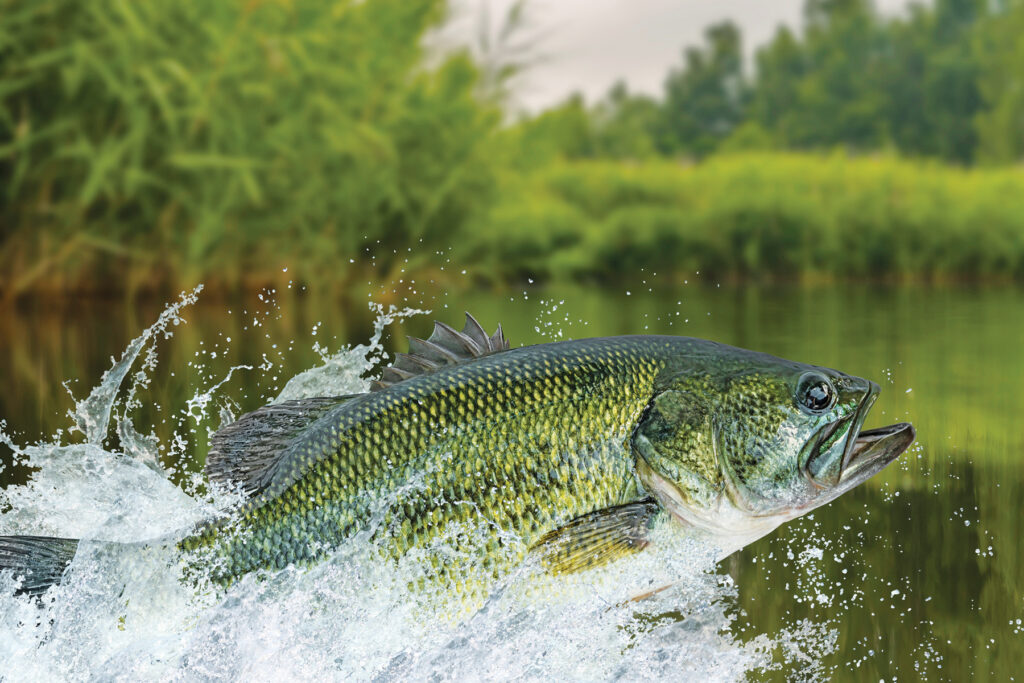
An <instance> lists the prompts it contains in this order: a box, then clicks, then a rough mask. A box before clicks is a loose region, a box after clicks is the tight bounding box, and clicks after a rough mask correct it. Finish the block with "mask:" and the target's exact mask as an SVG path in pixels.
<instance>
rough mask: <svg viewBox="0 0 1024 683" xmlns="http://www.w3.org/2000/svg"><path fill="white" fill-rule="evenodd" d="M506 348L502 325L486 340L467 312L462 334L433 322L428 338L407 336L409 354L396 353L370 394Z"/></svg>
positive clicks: (506, 341)
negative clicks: (431, 332) (392, 361)
mask: <svg viewBox="0 0 1024 683" xmlns="http://www.w3.org/2000/svg"><path fill="white" fill-rule="evenodd" d="M508 348H509V343H508V339H506V338H505V334H504V333H503V332H502V331H501V325H498V329H497V331H496V332H495V333H494V334H492V335H491V336H489V337H488V336H487V333H486V332H484V328H483V327H481V325H480V323H478V322H477V321H476V318H474V317H473V316H471V315H470V314H469V313H467V314H466V325H465V327H463V328H462V331H461V332H456V331H455V330H454V329H452V328H451V327H449V326H447V325H445V324H444V323H440V322H435V323H434V332H433V334H431V335H430V338H429V339H417V338H416V337H409V353H397V354H395V362H394V363H393V364H391V365H389V366H388V367H386V368H384V371H383V373H382V374H381V378H380V379H377V380H373V382H371V383H370V391H380V390H381V389H386V388H387V387H389V386H391V385H392V384H397V383H399V382H401V381H403V380H407V379H409V378H410V377H416V376H417V375H426V374H428V373H431V372H433V371H434V370H437V369H438V368H443V367H445V366H448V365H457V364H459V363H465V362H467V361H471V360H474V359H476V358H480V357H481V356H488V355H490V354H492V353H498V352H499V351H505V350H507V349H508Z"/></svg>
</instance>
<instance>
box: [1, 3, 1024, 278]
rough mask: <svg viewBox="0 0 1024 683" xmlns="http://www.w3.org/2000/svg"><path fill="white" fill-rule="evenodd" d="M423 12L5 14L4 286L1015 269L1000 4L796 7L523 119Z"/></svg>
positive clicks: (1009, 115) (1022, 30) (1010, 16)
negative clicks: (651, 90) (637, 86)
mask: <svg viewBox="0 0 1024 683" xmlns="http://www.w3.org/2000/svg"><path fill="white" fill-rule="evenodd" d="M517 12H520V9H516V10H514V11H513V13H511V14H510V15H509V17H508V22H507V26H506V27H505V28H507V29H509V30H510V31H514V29H515V28H516V22H517V21H518V20H519V18H520V17H521V16H522V15H521V14H517ZM445 18H446V4H445V2H443V0H368V1H365V2H364V1H358V0H314V1H311V2H303V3H301V4H294V3H285V2H264V3H242V2H223V3H216V4H214V5H210V4H209V3H207V2H200V1H199V0H175V1H174V2H170V1H164V0H155V1H154V2H149V3H141V4H140V3H126V2H120V1H119V0H97V1H96V2H91V3H79V2H72V1H71V0H45V1H41V2H37V3H29V4H24V3H19V2H16V1H14V0H0V36H2V37H3V40H0V192H2V195H0V202H2V207H0V297H8V298H10V297H16V296H20V295H24V294H31V293H33V292H58V291H63V292H76V293H79V292H86V291H92V292H112V293H121V292H125V291H128V292H135V291H140V290H158V291H163V290H166V289H171V288H181V287H184V286H188V285H191V284H194V283H196V282H200V281H201V282H205V283H206V284H207V286H208V287H209V288H210V289H214V290H216V289H224V290H232V289H251V288H254V287H260V286H265V285H279V286H283V285H284V284H285V283H287V282H289V281H293V282H301V283H305V284H306V285H308V286H312V287H328V288H337V289H345V288H346V287H348V286H349V285H350V284H351V283H352V282H355V281H356V280H358V281H360V282H362V281H365V280H367V279H370V280H374V279H378V280H383V281H387V280H390V279H393V278H395V277H398V276H400V274H402V273H407V274H417V273H421V274H424V275H426V274H430V275H431V276H432V277H440V278H443V277H444V273H445V272H458V273H461V271H462V270H463V269H465V270H467V271H468V273H469V274H470V275H471V276H472V280H467V279H464V278H453V279H454V280H458V281H460V282H467V281H477V282H480V281H486V282H492V283H499V282H508V281H520V280H523V279H526V278H534V279H538V278H545V279H558V280H587V281H592V280H603V281H615V280H629V279H634V278H638V277H645V275H643V274H644V273H652V272H657V273H659V275H661V276H665V277H674V276H678V277H686V276H687V274H689V273H691V272H696V271H698V270H699V271H702V272H704V273H705V274H708V275H713V276H716V277H723V278H725V277H730V278H772V279H837V278H838V279H841V278H871V279H878V278H881V279H908V278H909V279H920V280H934V279H940V280H946V279H956V280H959V279H985V280H1024V170H1022V168H1021V166H1020V161H1021V159H1022V158H1024V132H1022V131H1024V97H1022V95H1021V93H1024V54H1022V53H1021V44H1022V43H1021V41H1020V40H1019V36H1020V35H1022V34H1024V2H1022V1H1021V0H1007V2H1003V3H988V2H982V1H981V0H937V1H936V3H935V4H934V5H921V6H915V7H913V8H911V9H910V10H909V11H908V12H907V13H906V14H903V15H900V16H898V17H883V16H881V15H879V14H878V13H877V12H875V11H874V9H873V8H872V6H871V4H870V2H868V0H808V2H807V6H806V11H805V26H804V27H803V28H802V29H801V30H799V31H796V30H792V29H785V28H783V29H780V30H779V32H778V33H777V35H776V36H775V37H774V38H773V39H772V40H771V41H770V42H769V43H768V44H767V45H765V46H762V47H761V48H760V49H759V50H758V51H757V53H756V58H755V60H754V65H753V68H749V66H745V64H744V60H743V59H742V40H741V36H740V33H739V31H738V29H737V28H736V27H735V26H734V25H732V24H730V23H723V24H720V25H717V26H714V27H711V28H709V29H708V31H707V34H706V36H707V39H706V43H705V44H704V45H703V46H697V47H691V48H688V49H687V50H686V51H685V52H684V57H683V62H682V64H681V65H680V66H679V67H677V68H676V69H674V70H673V71H672V72H671V73H670V74H668V76H667V77H666V81H665V88H664V92H663V93H662V95H661V96H660V97H649V96H642V95H635V94H632V93H630V92H629V90H628V88H627V87H626V86H625V85H619V86H616V87H615V88H613V89H612V90H611V91H610V92H609V93H608V95H607V96H606V97H605V98H603V99H601V100H600V101H598V102H594V103H587V102H585V101H584V100H583V99H582V98H580V97H578V96H575V97H570V98H568V99H567V100H566V101H565V102H564V103H563V104H561V105H559V106H556V107H552V108H550V109H548V110H547V111H544V112H540V113H538V114H535V115H531V116H516V115H514V114H513V113H512V111H513V107H512V105H511V104H510V101H509V99H508V90H509V89H508V88H507V87H506V85H507V83H506V82H505V80H504V79H505V78H506V77H507V76H508V75H509V74H512V73H515V71H516V70H517V68H519V65H518V64H517V63H514V62H508V63H502V62H501V56H500V53H501V50H493V51H492V52H491V53H488V52H486V51H483V52H482V51H480V50H476V51H474V50H470V49H458V50H451V49H449V50H442V49H440V48H438V47H437V46H436V45H434V46H433V47H428V46H429V45H432V44H433V43H436V41H432V40H430V36H432V35H433V34H432V31H433V30H434V29H435V28H437V27H438V26H440V25H442V24H443V23H444V21H445ZM508 33H509V32H508V31H499V34H500V35H508ZM285 269H287V270H285Z"/></svg>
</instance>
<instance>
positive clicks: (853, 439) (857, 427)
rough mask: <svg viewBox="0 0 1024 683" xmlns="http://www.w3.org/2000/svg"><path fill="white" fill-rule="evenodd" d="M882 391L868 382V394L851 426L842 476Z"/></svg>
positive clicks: (858, 407) (840, 468) (841, 471)
mask: <svg viewBox="0 0 1024 683" xmlns="http://www.w3.org/2000/svg"><path fill="white" fill-rule="evenodd" d="M880 391H881V389H880V388H879V386H878V385H877V384H875V383H874V382H868V395H867V396H865V397H864V400H863V401H861V402H860V405H859V406H857V412H856V413H854V417H853V424H852V425H851V426H850V436H849V437H847V439H846V450H845V451H844V452H843V462H842V464H841V465H840V466H839V472H840V474H839V476H840V479H841V478H842V473H843V472H845V471H846V468H847V467H848V466H849V464H850V461H851V460H852V459H853V453H854V451H855V450H856V448H857V439H858V438H860V434H861V429H862V428H863V427H864V421H865V420H867V418H868V413H869V412H871V409H872V408H873V407H874V405H875V401H877V400H878V394H879V392H880Z"/></svg>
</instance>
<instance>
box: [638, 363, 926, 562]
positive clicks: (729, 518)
mask: <svg viewBox="0 0 1024 683" xmlns="http://www.w3.org/2000/svg"><path fill="white" fill-rule="evenodd" d="M737 351H738V350H737ZM743 353H744V354H745V355H744V356H743V357H742V359H741V362H734V363H733V364H732V366H731V367H728V366H727V367H725V368H713V369H707V368H704V369H700V370H697V371H686V372H680V373H678V374H676V375H675V376H673V377H671V378H670V379H669V380H668V381H666V382H664V383H663V384H662V386H661V387H660V389H661V390H660V391H659V392H658V393H657V395H656V396H655V397H654V399H653V400H652V401H651V403H650V405H649V406H648V410H647V412H646V413H645V415H644V417H643V418H642V420H641V422H640V424H639V425H638V427H637V429H636V431H635V432H634V434H633V439H632V445H633V450H634V453H635V454H636V458H637V473H638V475H639V477H640V480H641V482H642V484H643V485H644V487H645V488H646V489H647V490H648V491H649V492H650V493H651V494H652V495H654V496H655V498H657V499H658V500H659V502H661V503H662V505H663V507H665V508H666V509H667V510H668V511H669V512H670V513H672V515H673V516H674V517H676V518H677V519H678V520H679V521H681V522H683V523H684V524H687V525H689V526H696V527H700V528H702V529H704V530H706V531H708V532H710V533H711V534H712V535H714V536H716V537H718V538H719V541H720V545H721V547H722V548H723V549H725V550H727V552H732V551H733V550H736V549H738V548H739V547H742V546H743V545H746V544H747V543H749V542H751V541H752V540H754V539H756V538H759V537H760V536H763V535H764V534H766V533H768V532H769V531H771V530H772V529H774V528H776V527H777V526H779V525H780V524H782V523H783V522H785V521H788V520H790V519H793V518H795V517H798V516H800V515H802V514H805V513H807V512H809V511H810V510H813V509H814V508H817V507H819V506H821V505H824V504H826V503H828V502H830V501H832V500H834V499H835V498H836V497H838V496H840V495H842V494H843V493H845V492H846V491H849V490H850V489H852V488H853V487H855V486H857V485H858V484H860V483H862V482H864V481H865V480H867V479H869V478H870V477H872V476H873V475H875V474H877V473H878V472H880V471H881V470H882V469H883V468H884V467H885V466H886V465H888V464H889V463H890V462H892V461H893V460H895V459H896V458H897V457H899V455H900V454H902V453H903V452H904V451H905V450H906V449H907V448H908V447H909V446H910V444H911V443H912V442H913V441H914V428H913V427H912V426H911V425H910V424H907V423H901V424H895V425H890V426H888V427H882V428H879V429H871V430H863V429H862V427H863V424H864V421H865V419H866V417H867V415H868V412H869V411H870V409H871V407H872V406H873V405H874V403H875V400H876V399H877V397H878V392H879V387H878V385H877V384H875V383H874V382H870V381H868V380H865V379H862V378H860V377H853V376H850V375H846V374H844V373H841V372H838V371H836V370H830V369H828V368H821V367H817V366H811V365H804V364H799V363H793V362H790V361H784V360H782V359H778V358H774V357H771V356H766V355H764V354H754V353H750V352H743Z"/></svg>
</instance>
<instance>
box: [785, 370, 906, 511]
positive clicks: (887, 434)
mask: <svg viewBox="0 0 1024 683" xmlns="http://www.w3.org/2000/svg"><path fill="white" fill-rule="evenodd" d="M877 398H878V385H877V384H875V383H873V382H869V383H868V393H867V396H866V397H865V398H864V400H863V401H862V402H861V404H860V406H858V408H857V410H856V411H855V412H854V413H852V414H850V415H847V416H845V417H843V418H840V419H838V420H835V421H834V422H831V423H829V424H827V425H825V427H823V428H822V430H821V431H820V432H819V434H818V437H817V438H816V439H815V446H814V455H813V456H812V457H811V459H810V460H809V461H808V462H807V463H806V465H805V467H804V469H803V471H804V475H805V477H806V478H807V480H808V481H809V482H810V483H811V484H812V485H813V486H814V488H816V489H818V490H819V491H823V492H824V491H827V492H828V493H827V494H826V498H827V500H832V499H833V498H835V497H837V496H839V495H841V494H842V493H845V492H846V491H849V490H850V489H852V488H854V487H855V486H857V485H859V484H862V483H863V482H865V481H867V480H868V479H870V478H871V477H873V476H875V475H876V474H878V473H879V472H881V471H882V470H883V469H885V467H886V466H887V465H889V463H891V462H892V461H894V460H895V459H896V458H898V457H899V456H900V455H902V454H903V453H904V451H906V450H907V448H909V447H910V445H911V444H912V443H914V439H915V438H916V432H915V431H914V426H913V425H911V424H910V423H908V422H899V423H897V424H893V425H888V426H885V427H876V428H874V429H862V426H863V424H864V421H865V420H866V419H867V415H868V412H869V411H870V410H871V408H872V406H874V404H875V400H876V399H877ZM851 422H852V424H850V423H851ZM847 425H848V432H849V436H848V437H847V439H846V446H845V448H844V450H843V453H842V457H841V459H840V460H839V463H838V465H839V466H838V468H836V467H835V464H833V465H832V466H831V467H829V466H828V465H827V460H828V458H827V456H826V453H827V452H828V451H829V450H830V448H831V441H832V439H833V438H834V437H835V436H836V434H838V433H842V432H841V430H843V429H844V428H846V427H847ZM833 463H834V460H833ZM816 467H820V468H822V470H828V471H827V472H826V471H821V470H818V471H814V470H815V468H816ZM823 502H824V501H822V500H821V498H819V499H818V500H816V501H815V502H814V506H815V507H817V506H818V505H821V504H822V503H823Z"/></svg>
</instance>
